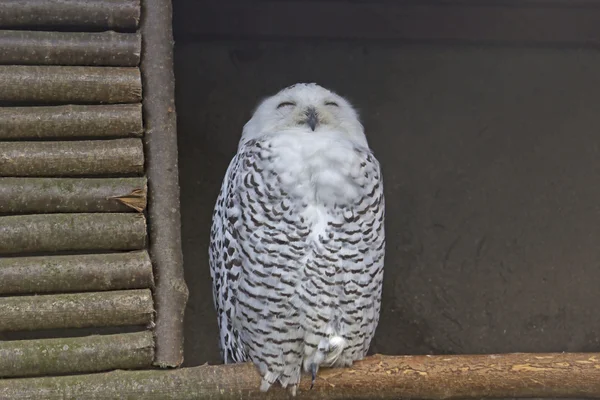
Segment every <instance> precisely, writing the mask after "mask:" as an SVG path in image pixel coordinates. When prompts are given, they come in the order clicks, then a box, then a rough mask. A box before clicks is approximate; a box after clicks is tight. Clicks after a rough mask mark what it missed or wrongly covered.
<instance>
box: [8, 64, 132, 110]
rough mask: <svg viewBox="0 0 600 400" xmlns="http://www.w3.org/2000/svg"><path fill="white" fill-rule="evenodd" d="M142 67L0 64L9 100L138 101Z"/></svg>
mask: <svg viewBox="0 0 600 400" xmlns="http://www.w3.org/2000/svg"><path fill="white" fill-rule="evenodd" d="M141 98H142V87H141V81H140V71H139V69H138V68H130V67H70V66H68V67H63V66H33V65H0V101H3V102H7V103H17V104H18V103H58V104H60V103H62V104H65V103H138V102H139V101H140V100H141Z"/></svg>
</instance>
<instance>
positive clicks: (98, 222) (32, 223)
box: [0, 213, 146, 254]
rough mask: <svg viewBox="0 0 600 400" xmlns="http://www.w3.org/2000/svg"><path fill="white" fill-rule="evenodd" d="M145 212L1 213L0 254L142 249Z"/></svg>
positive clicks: (144, 242)
mask: <svg viewBox="0 0 600 400" xmlns="http://www.w3.org/2000/svg"><path fill="white" fill-rule="evenodd" d="M145 245H146V220H145V218H144V215H143V214H137V213H136V214H130V213H124V214H123V213H121V214H116V213H95V214H33V215H9V216H4V217H0V254H18V253H44V252H56V251H84V250H87V251H94V250H141V249H143V248H144V247H145Z"/></svg>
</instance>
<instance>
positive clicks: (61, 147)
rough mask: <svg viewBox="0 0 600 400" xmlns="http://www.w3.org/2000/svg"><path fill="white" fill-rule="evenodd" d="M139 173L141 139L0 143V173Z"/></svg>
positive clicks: (49, 174)
mask: <svg viewBox="0 0 600 400" xmlns="http://www.w3.org/2000/svg"><path fill="white" fill-rule="evenodd" d="M143 172H144V148H143V145H142V140H141V139H134V138H131V139H113V140H81V141H64V142H0V176H86V175H88V176H89V175H116V174H119V175H126V174H141V173H143Z"/></svg>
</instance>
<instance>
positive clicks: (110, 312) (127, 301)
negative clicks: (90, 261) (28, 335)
mask: <svg viewBox="0 0 600 400" xmlns="http://www.w3.org/2000/svg"><path fill="white" fill-rule="evenodd" d="M153 315H154V308H153V302H152V292H151V291H150V289H139V290H116V291H110V292H90V293H70V294H49V295H40V296H12V297H0V332H17V331H32V330H44V329H70V328H90V327H111V326H133V325H149V324H151V323H152V320H153Z"/></svg>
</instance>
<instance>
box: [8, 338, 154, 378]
mask: <svg viewBox="0 0 600 400" xmlns="http://www.w3.org/2000/svg"><path fill="white" fill-rule="evenodd" d="M153 358H154V339H153V337H152V332H150V331H145V332H136V333H125V334H116V335H102V336H86V337H75V338H61V339H38V340H16V341H2V342H0V378H8V377H25V376H40V375H60V374H72V373H86V372H87V373H89V372H100V371H110V370H114V369H138V368H147V367H150V366H151V364H152V360H153Z"/></svg>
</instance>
